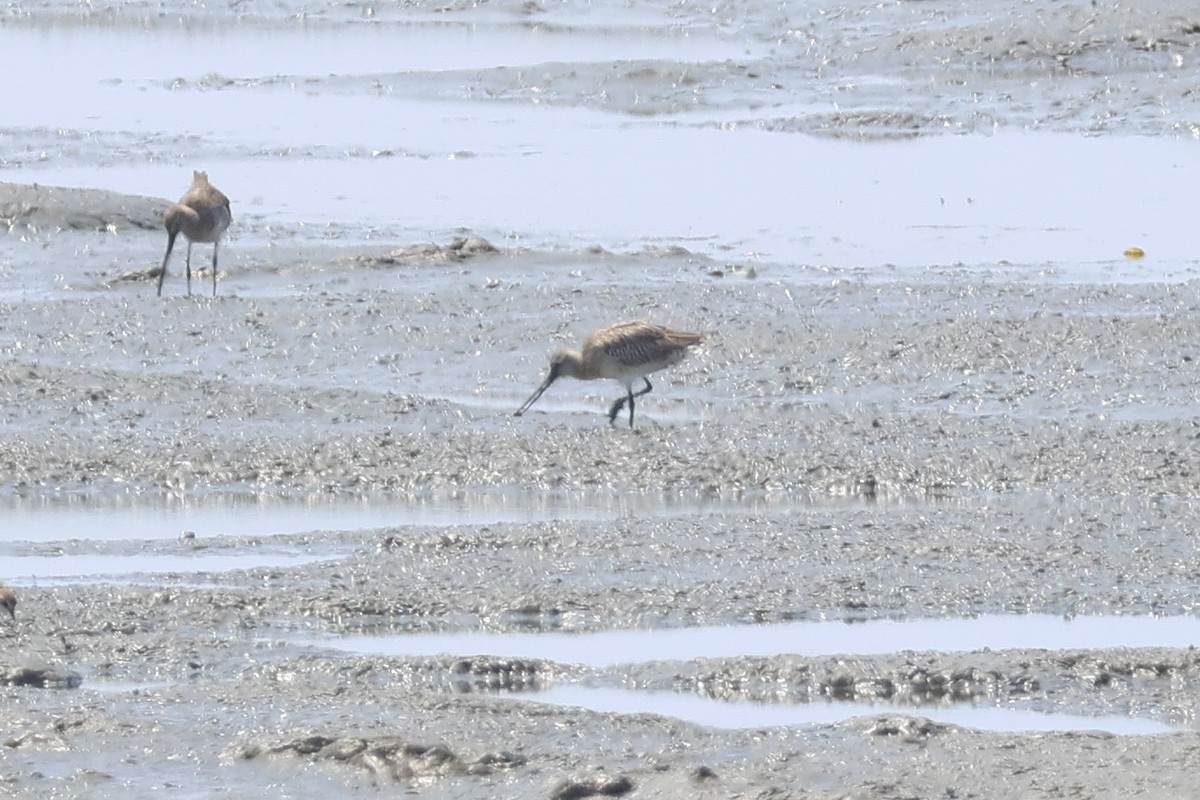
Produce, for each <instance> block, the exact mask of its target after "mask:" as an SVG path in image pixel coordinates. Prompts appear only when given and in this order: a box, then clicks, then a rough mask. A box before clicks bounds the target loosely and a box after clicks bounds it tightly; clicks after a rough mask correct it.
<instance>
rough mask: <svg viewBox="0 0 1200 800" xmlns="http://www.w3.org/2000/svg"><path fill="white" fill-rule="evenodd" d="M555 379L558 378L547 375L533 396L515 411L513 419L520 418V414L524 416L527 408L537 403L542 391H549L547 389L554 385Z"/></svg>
mask: <svg viewBox="0 0 1200 800" xmlns="http://www.w3.org/2000/svg"><path fill="white" fill-rule="evenodd" d="M556 377H558V376H556V375H549V376H547V377H546V380H544V381H542V385H541V386H539V387H538V388H537V391H536V392H534V393H533V396H532V397H530V398H529V399H528V400H526V401H525V403H524V405H522V406H521V407H520V408H518V409H517V412H516V413H515V414H513V416H514V417H519V416H521V415H522V414H524V413H525V412H526V411H528V410H529V407H530V406H531V405H533V404H534V403H536V402H537V399H538V398H539V397H541V396H542V392H544V391H546V390H547V389H549V388H550V384H552V383H554V379H555V378H556Z"/></svg>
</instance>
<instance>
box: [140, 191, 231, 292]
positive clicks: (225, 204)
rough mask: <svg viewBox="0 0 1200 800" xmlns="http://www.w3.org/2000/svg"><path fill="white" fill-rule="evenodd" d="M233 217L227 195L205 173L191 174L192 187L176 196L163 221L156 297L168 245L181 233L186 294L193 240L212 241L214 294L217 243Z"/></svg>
mask: <svg viewBox="0 0 1200 800" xmlns="http://www.w3.org/2000/svg"><path fill="white" fill-rule="evenodd" d="M232 220H233V216H232V215H231V214H230V213H229V198H228V197H226V196H225V195H223V194H222V193H221V190H220V189H218V188H217V187H215V186H213V185H212V184H211V183H209V182H208V173H207V172H200V171H196V172H193V173H192V186H191V188H189V189H188V190H187V193H186V194H185V195H184V196H183V197H181V198H179V202H178V203H175V204H174V205H172V206H171V207H170V208H168V209H167V213H166V216H165V217H164V219H163V221H164V223H165V224H166V226H167V254H166V255H165V256H163V263H162V270H161V271H159V273H158V296H159V297H162V287H163V279H164V278H166V277H167V261H169V260H170V258H171V248H173V247H175V237H176V236H178V235H179V234H181V233H182V234H183V235H184V236H186V237H187V240H188V246H187V285H188V296H189V297H190V296H191V294H192V244H193V243H194V242H212V246H213V260H212V283H213V297H216V296H217V247H218V246H219V245H220V242H221V234H223V233H225V229H226V228H228V227H229V223H230V222H231V221H232Z"/></svg>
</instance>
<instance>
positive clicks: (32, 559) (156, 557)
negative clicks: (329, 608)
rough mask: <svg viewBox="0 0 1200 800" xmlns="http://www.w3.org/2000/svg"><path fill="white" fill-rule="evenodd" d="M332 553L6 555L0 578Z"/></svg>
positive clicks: (240, 563) (309, 559) (123, 572)
mask: <svg viewBox="0 0 1200 800" xmlns="http://www.w3.org/2000/svg"><path fill="white" fill-rule="evenodd" d="M337 557H338V556H337V555H335V554H329V553H326V554H323V555H313V554H311V553H299V552H272V553H258V552H254V551H245V550H242V551H237V552H227V553H178V554H161V555H160V554H147V553H136V554H133V555H109V554H96V553H86V554H78V555H62V556H15V557H14V556H9V557H6V558H4V559H3V561H0V580H4V581H6V582H9V583H13V584H17V585H19V584H22V583H28V582H30V581H37V582H38V583H41V584H62V583H77V582H80V581H88V582H90V581H92V580H94V579H96V578H101V577H106V578H128V577H129V576H135V575H154V574H164V573H187V574H198V573H208V572H229V571H232V570H243V569H262V568H266V567H279V568H285V567H297V566H301V565H304V564H312V563H314V562H317V561H328V560H331V559H333V558H337Z"/></svg>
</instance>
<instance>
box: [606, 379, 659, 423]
mask: <svg viewBox="0 0 1200 800" xmlns="http://www.w3.org/2000/svg"><path fill="white" fill-rule="evenodd" d="M642 380H644V381H645V382H646V388H645V389H642V390H641V391H640V392H634V391H633V386H629V387H627V391H628V392H629V393H628V394H627V395H626V396H625V397H621V398H618V399H617V401H616V402H614V403H613V404H612V407H611V408H609V409H608V424H609V425H612V424H614V423H615V422H616V421H617V414H620V413H621V409H622V408H624V407H625V401H627V400H628V401H629V427H631V428H632V427H633V398H635V397H641V396H642V395H644V394H649V393H650V390H652V389H653V388H654V387H653V386H651V385H650V379H649V378H647V377H645V376H643V377H642Z"/></svg>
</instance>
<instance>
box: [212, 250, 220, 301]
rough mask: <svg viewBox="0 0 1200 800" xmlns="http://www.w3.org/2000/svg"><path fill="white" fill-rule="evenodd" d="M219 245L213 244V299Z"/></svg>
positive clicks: (215, 289)
mask: <svg viewBox="0 0 1200 800" xmlns="http://www.w3.org/2000/svg"><path fill="white" fill-rule="evenodd" d="M220 245H221V243H220V242H219V241H218V242H213V297H216V296H217V248H218V247H219V246H220Z"/></svg>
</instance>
